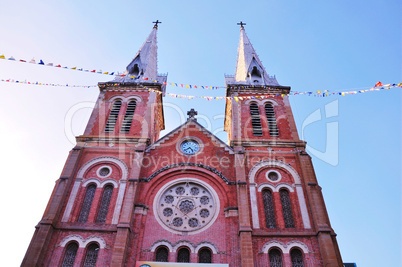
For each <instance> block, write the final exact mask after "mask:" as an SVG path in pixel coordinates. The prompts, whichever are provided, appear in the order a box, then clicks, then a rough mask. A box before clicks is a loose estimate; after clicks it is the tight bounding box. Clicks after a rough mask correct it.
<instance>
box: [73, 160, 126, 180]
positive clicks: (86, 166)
mask: <svg viewBox="0 0 402 267" xmlns="http://www.w3.org/2000/svg"><path fill="white" fill-rule="evenodd" d="M99 162H112V163H115V164H116V165H118V166H119V167H120V170H121V172H122V177H121V179H122V180H127V177H128V167H127V165H126V163H124V161H122V160H121V159H119V158H116V157H110V156H104V157H97V158H94V159H91V160H89V161H87V162H86V163H85V164H83V165H82V167H81V168H80V170H79V171H78V173H77V178H82V179H83V178H84V175H85V173H86V172H87V170H88V169H89V168H90V167H92V166H93V165H95V164H96V163H99Z"/></svg>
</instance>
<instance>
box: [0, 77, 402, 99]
mask: <svg viewBox="0 0 402 267" xmlns="http://www.w3.org/2000/svg"><path fill="white" fill-rule="evenodd" d="M0 81H1V82H7V83H20V84H29V85H45V86H62V87H82V88H91V87H98V86H99V87H101V88H102V87H106V86H107V87H115V86H120V85H122V83H118V82H116V83H113V82H110V83H106V84H100V85H72V84H58V83H57V84H56V83H42V82H30V81H26V80H23V81H22V80H14V79H0ZM155 82H157V81H155ZM164 84H165V85H166V84H167V83H166V82H164ZM141 86H142V88H144V89H146V90H148V91H149V92H154V93H157V94H162V92H161V91H159V90H155V89H152V88H149V87H146V86H143V85H141ZM242 87H244V86H242ZM259 87H261V86H259ZM263 87H264V86H263ZM395 87H399V88H402V83H397V84H396V83H393V84H382V83H381V82H377V83H376V84H375V86H374V87H371V88H369V87H367V88H368V89H361V90H352V91H342V92H330V91H329V90H324V91H315V92H313V91H307V92H289V93H288V94H283V93H282V92H281V90H280V89H278V88H274V87H273V88H271V87H264V88H269V89H271V91H270V92H269V93H268V94H265V95H252V96H233V97H225V96H194V95H182V94H173V93H166V94H165V95H164V96H169V97H173V98H182V99H188V100H191V99H195V98H200V99H205V100H229V99H233V100H235V101H237V102H238V101H239V100H240V101H241V100H248V99H259V98H260V99H266V98H269V97H272V96H282V97H284V96H285V95H307V96H315V97H328V96H332V95H341V96H346V95H355V94H361V93H366V92H373V91H381V90H388V89H391V88H395ZM275 90H276V91H277V92H275Z"/></svg>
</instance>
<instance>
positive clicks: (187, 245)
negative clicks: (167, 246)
mask: <svg viewBox="0 0 402 267" xmlns="http://www.w3.org/2000/svg"><path fill="white" fill-rule="evenodd" d="M181 248H187V249H188V250H189V251H190V253H195V249H194V244H193V243H191V242H190V241H187V240H181V241H178V242H177V243H176V244H175V245H174V246H173V251H172V252H175V253H176V252H177V251H179V249H181Z"/></svg>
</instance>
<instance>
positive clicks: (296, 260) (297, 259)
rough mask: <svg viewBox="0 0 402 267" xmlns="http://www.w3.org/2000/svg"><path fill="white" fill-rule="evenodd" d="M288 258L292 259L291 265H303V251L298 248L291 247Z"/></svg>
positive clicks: (301, 266)
mask: <svg viewBox="0 0 402 267" xmlns="http://www.w3.org/2000/svg"><path fill="white" fill-rule="evenodd" d="M290 258H291V259H292V267H304V263H303V253H302V252H301V251H300V250H298V249H292V251H290Z"/></svg>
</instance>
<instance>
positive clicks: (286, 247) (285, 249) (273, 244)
mask: <svg viewBox="0 0 402 267" xmlns="http://www.w3.org/2000/svg"><path fill="white" fill-rule="evenodd" d="M271 248H278V249H279V250H281V251H282V253H284V254H288V253H290V251H291V250H292V249H294V248H297V249H300V250H301V251H302V252H303V253H304V254H308V253H309V252H310V251H309V249H308V247H307V245H306V244H304V243H303V242H300V241H289V242H288V243H287V244H284V243H282V242H280V241H277V240H272V241H269V242H267V243H265V244H264V245H263V246H262V249H261V253H265V254H268V252H269V250H270V249H271Z"/></svg>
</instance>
